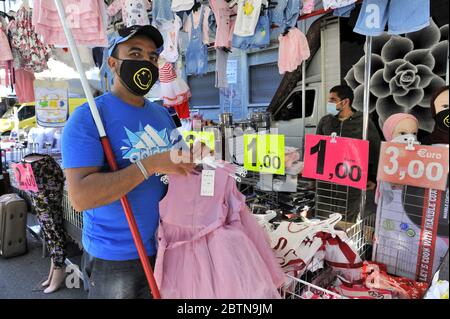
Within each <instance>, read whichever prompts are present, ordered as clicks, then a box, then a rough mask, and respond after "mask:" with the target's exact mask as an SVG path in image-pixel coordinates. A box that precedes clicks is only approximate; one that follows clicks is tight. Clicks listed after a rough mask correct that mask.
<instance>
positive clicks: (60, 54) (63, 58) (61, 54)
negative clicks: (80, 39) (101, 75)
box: [52, 46, 95, 71]
mask: <svg viewBox="0 0 450 319" xmlns="http://www.w3.org/2000/svg"><path fill="white" fill-rule="evenodd" d="M77 49H78V54H79V55H80V59H81V63H82V64H83V68H84V70H85V71H89V70H91V69H92V68H94V67H95V63H94V58H93V56H92V50H90V49H89V48H87V47H85V46H77ZM52 57H53V58H54V59H55V60H56V61H60V62H62V63H64V64H65V65H67V66H69V67H71V68H72V69H74V70H76V69H77V68H76V66H75V62H74V60H73V57H72V53H71V52H70V49H68V48H53V49H52Z"/></svg>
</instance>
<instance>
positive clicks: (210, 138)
mask: <svg viewBox="0 0 450 319" xmlns="http://www.w3.org/2000/svg"><path fill="white" fill-rule="evenodd" d="M183 140H184V141H185V142H186V143H188V144H194V142H195V141H200V142H203V143H204V144H206V146H208V148H209V149H210V150H211V151H214V148H215V145H216V139H215V137H214V132H203V131H202V132H196V131H184V132H183Z"/></svg>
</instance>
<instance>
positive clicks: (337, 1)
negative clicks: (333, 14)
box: [322, 0, 357, 10]
mask: <svg viewBox="0 0 450 319" xmlns="http://www.w3.org/2000/svg"><path fill="white" fill-rule="evenodd" d="M356 1H357V0H322V2H323V8H324V9H325V10H328V9H338V8H343V7H346V6H349V5H351V4H354V3H355V2H356Z"/></svg>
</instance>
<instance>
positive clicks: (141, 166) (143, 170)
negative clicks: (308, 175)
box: [136, 160, 149, 180]
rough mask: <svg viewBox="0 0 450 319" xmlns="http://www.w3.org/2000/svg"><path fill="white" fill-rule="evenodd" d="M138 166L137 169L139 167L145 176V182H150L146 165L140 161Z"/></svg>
mask: <svg viewBox="0 0 450 319" xmlns="http://www.w3.org/2000/svg"><path fill="white" fill-rule="evenodd" d="M136 165H137V167H139V169H140V170H141V172H142V175H144V178H145V180H148V179H149V176H148V172H147V170H146V169H145V167H144V164H142V162H141V161H140V160H139V161H137V162H136Z"/></svg>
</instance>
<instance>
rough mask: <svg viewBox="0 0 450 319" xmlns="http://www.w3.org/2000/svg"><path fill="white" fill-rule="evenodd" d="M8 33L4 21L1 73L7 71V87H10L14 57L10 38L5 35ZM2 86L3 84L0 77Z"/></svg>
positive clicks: (0, 36) (0, 33) (0, 28)
mask: <svg viewBox="0 0 450 319" xmlns="http://www.w3.org/2000/svg"><path fill="white" fill-rule="evenodd" d="M5 31H6V22H5V23H3V19H2V20H1V21H0V71H1V70H5V72H4V73H5V83H4V84H5V86H9V85H10V81H9V78H10V73H11V66H12V63H11V62H12V60H13V55H12V51H11V47H10V45H9V40H8V37H7V35H6V33H5ZM0 84H3V83H2V81H1V77H0Z"/></svg>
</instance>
